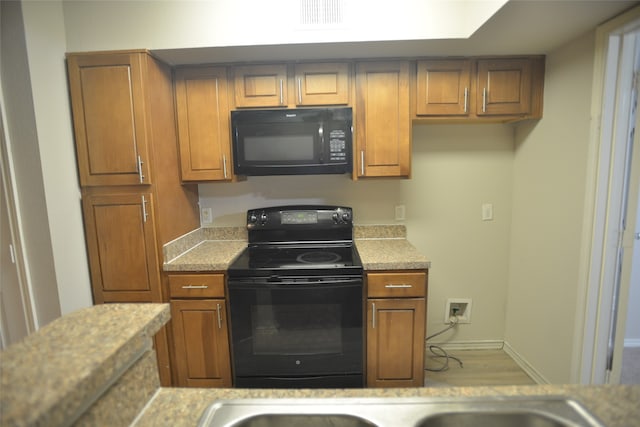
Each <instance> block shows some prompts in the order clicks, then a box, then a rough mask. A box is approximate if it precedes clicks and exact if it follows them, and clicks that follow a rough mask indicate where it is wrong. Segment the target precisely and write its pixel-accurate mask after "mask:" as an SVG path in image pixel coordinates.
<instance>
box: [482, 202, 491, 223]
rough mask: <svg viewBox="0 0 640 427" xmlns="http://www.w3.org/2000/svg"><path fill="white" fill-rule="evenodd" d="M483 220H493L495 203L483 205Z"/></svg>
mask: <svg viewBox="0 0 640 427" xmlns="http://www.w3.org/2000/svg"><path fill="white" fill-rule="evenodd" d="M482 220H483V221H491V220H493V204H491V203H484V204H483V205H482Z"/></svg>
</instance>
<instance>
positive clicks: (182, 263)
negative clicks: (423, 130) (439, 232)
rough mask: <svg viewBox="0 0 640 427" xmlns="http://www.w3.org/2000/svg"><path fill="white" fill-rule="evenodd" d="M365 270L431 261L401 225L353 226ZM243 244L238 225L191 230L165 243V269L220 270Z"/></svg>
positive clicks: (424, 265)
mask: <svg viewBox="0 0 640 427" xmlns="http://www.w3.org/2000/svg"><path fill="white" fill-rule="evenodd" d="M354 239H355V242H356V247H357V248H358V253H359V254H360V259H361V260H362V264H363V266H364V269H365V270H416V269H427V268H430V266H431V263H430V262H429V260H428V259H427V257H426V256H424V255H423V254H421V253H420V252H419V251H418V250H417V249H416V248H415V247H414V246H413V245H412V244H411V243H410V242H409V241H408V240H407V238H406V228H405V226H404V225H365V226H362V225H361V226H355V227H354ZM246 246H247V238H246V230H245V229H244V228H242V227H219V228H217V227H211V228H201V229H199V230H195V231H193V232H191V233H189V234H187V235H185V236H183V237H181V238H180V239H176V240H175V241H173V242H171V243H169V244H167V245H165V247H164V259H165V262H164V270H165V271H224V270H226V269H227V268H228V267H229V265H230V264H231V262H233V260H234V259H235V258H236V257H237V256H238V255H239V254H240V252H242V250H243V249H244V248H245V247H246Z"/></svg>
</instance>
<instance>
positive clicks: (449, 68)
mask: <svg viewBox="0 0 640 427" xmlns="http://www.w3.org/2000/svg"><path fill="white" fill-rule="evenodd" d="M470 73H471V61H470V60H468V59H459V60H426V61H418V70H417V96H416V103H417V105H416V114H417V115H419V116H445V115H446V116H467V115H469V90H470V84H471V74H470Z"/></svg>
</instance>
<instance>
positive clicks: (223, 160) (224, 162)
mask: <svg viewBox="0 0 640 427" xmlns="http://www.w3.org/2000/svg"><path fill="white" fill-rule="evenodd" d="M222 172H223V173H224V177H225V179H226V178H227V155H226V154H223V155H222Z"/></svg>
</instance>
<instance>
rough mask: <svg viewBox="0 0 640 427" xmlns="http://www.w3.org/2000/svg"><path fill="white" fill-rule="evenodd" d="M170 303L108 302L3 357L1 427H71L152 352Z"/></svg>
mask: <svg viewBox="0 0 640 427" xmlns="http://www.w3.org/2000/svg"><path fill="white" fill-rule="evenodd" d="M169 317H170V312H169V305H168V304H104V305H99V306H93V307H89V308H86V309H82V310H79V311H76V312H73V313H70V314H67V315H65V316H62V317H60V318H58V319H56V320H54V321H53V322H51V323H49V324H48V325H46V326H44V327H43V328H41V329H40V330H38V331H37V332H35V333H33V334H31V335H29V336H27V337H26V338H25V339H24V340H22V341H20V342H18V343H16V344H14V345H11V346H9V347H8V348H7V349H6V350H5V351H3V352H1V353H0V366H1V367H2V375H1V383H0V386H1V390H2V393H1V396H0V425H3V426H9V425H43V426H44V425H46V426H49V425H65V424H67V423H68V421H69V420H70V419H71V420H73V419H76V418H77V417H79V416H80V415H81V414H82V413H83V412H85V410H86V409H87V408H88V407H89V406H90V405H92V404H93V403H94V402H95V401H96V399H98V398H99V396H101V395H102V394H103V392H104V391H105V384H111V383H113V382H115V381H116V380H117V379H118V378H119V377H120V376H121V374H122V369H123V367H129V366H131V365H132V364H133V363H135V362H136V361H137V360H138V359H139V358H140V357H141V355H142V354H144V353H145V352H147V351H149V350H151V348H152V337H153V335H155V333H156V332H157V331H158V330H159V329H160V328H161V327H162V325H163V324H164V323H166V322H167V321H168V320H169Z"/></svg>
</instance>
